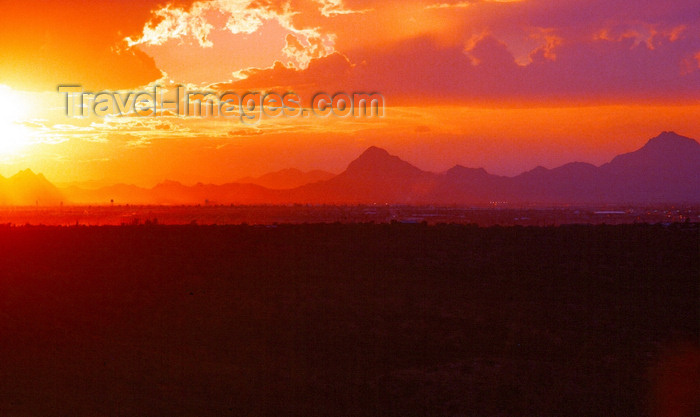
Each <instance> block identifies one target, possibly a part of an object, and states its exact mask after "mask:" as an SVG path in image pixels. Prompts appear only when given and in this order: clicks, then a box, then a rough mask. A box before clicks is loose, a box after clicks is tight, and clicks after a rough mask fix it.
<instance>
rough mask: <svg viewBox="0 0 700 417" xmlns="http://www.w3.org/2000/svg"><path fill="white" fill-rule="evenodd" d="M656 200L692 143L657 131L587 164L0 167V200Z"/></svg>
mask: <svg viewBox="0 0 700 417" xmlns="http://www.w3.org/2000/svg"><path fill="white" fill-rule="evenodd" d="M62 201H65V202H66V203H67V204H68V203H70V204H110V202H111V201H114V202H115V203H117V204H288V203H310V204H372V203H376V204H385V203H388V204H432V205H482V204H489V203H491V202H508V203H514V204H531V205H552V204H557V205H558V204H665V203H669V204H671V203H700V144H699V143H698V142H697V141H696V140H694V139H691V138H687V137H684V136H681V135H678V134H676V133H674V132H663V133H661V134H660V135H659V136H657V137H655V138H653V139H651V140H649V141H648V142H647V143H646V144H645V145H644V146H643V147H642V148H640V149H638V150H636V151H634V152H630V153H626V154H622V155H618V156H616V157H615V158H613V160H611V161H610V162H608V163H606V164H603V165H601V166H595V165H591V164H588V163H583V162H572V163H568V164H566V165H563V166H560V167H558V168H554V169H547V168H543V167H537V168H534V169H532V170H530V171H527V172H524V173H522V174H520V175H517V176H514V177H505V176H498V175H493V174H489V173H488V172H486V170H484V169H483V168H467V167H464V166H461V165H457V166H454V167H452V168H450V169H449V170H447V171H445V172H441V173H433V172H428V171H423V170H421V169H419V168H417V167H415V166H413V165H411V164H410V163H408V162H406V161H403V160H401V159H400V158H399V157H397V156H394V155H390V154H389V153H388V152H387V151H386V150H384V149H380V148H377V147H374V146H372V147H370V148H368V149H367V150H365V151H364V152H363V153H362V154H361V155H360V156H359V157H358V158H357V159H355V160H354V161H352V162H351V163H350V164H349V165H348V167H347V168H346V169H345V171H343V172H342V173H340V174H338V175H333V174H330V173H327V172H324V171H311V172H308V173H304V172H301V171H299V170H296V169H288V170H282V171H278V172H276V173H271V174H267V175H264V176H262V177H258V178H250V177H248V178H242V179H240V180H238V181H237V182H234V183H228V184H222V185H214V184H201V183H200V184H196V185H193V186H187V185H183V184H181V183H179V182H175V181H165V182H163V183H160V184H158V185H156V186H155V187H153V188H142V187H137V186H134V185H124V184H117V185H113V186H108V187H102V188H98V189H83V188H80V187H77V186H71V187H66V188H62V189H59V188H57V187H55V186H53V185H52V184H51V183H50V182H49V181H47V180H46V178H44V177H43V176H42V175H41V174H34V173H33V172H31V171H29V170H25V171H22V172H20V173H18V174H16V175H15V176H13V177H10V178H3V177H0V204H2V205H33V204H41V205H52V204H58V203H59V202H62Z"/></svg>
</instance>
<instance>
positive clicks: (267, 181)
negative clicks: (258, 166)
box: [235, 168, 335, 190]
mask: <svg viewBox="0 0 700 417" xmlns="http://www.w3.org/2000/svg"><path fill="white" fill-rule="evenodd" d="M334 176H335V174H331V173H330V172H326V171H322V170H320V169H315V170H312V171H308V172H303V171H301V170H298V169H296V168H287V169H283V170H280V171H275V172H270V173H267V174H264V175H261V176H259V177H244V178H240V179H238V180H236V181H235V182H237V183H241V184H255V185H260V186H262V187H265V188H270V189H273V190H287V189H292V188H297V187H301V186H302V185H306V184H310V183H314V182H318V181H325V180H328V179H331V178H333V177H334Z"/></svg>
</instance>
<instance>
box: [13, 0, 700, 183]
mask: <svg viewBox="0 0 700 417" xmlns="http://www.w3.org/2000/svg"><path fill="white" fill-rule="evenodd" d="M0 58H1V59H0V129H1V131H2V136H1V137H0V175H3V176H8V175H12V174H14V173H15V172H17V171H18V170H21V169H26V168H30V169H32V170H34V171H35V172H42V173H44V175H45V176H46V177H47V178H48V179H49V180H51V181H52V182H55V183H59V184H61V183H62V184H65V183H92V184H101V185H106V184H112V183H118V182H122V183H132V184H138V185H144V186H152V185H154V184H156V183H158V182H160V181H162V180H165V179H171V180H178V181H181V182H183V183H186V184H193V183H196V182H209V183H224V182H229V181H233V180H235V179H237V178H240V177H244V176H249V175H261V174H263V173H266V172H271V171H276V170H280V169H283V168H288V167H295V168H299V169H302V170H311V169H323V170H327V171H330V172H334V173H338V172H341V171H342V170H343V169H344V168H345V166H346V165H347V163H348V162H349V161H350V160H352V159H353V158H355V157H356V156H357V155H358V154H359V153H361V152H362V150H364V149H365V148H367V147H369V146H370V145H376V146H379V147H383V148H385V149H387V150H388V151H389V152H391V153H393V154H396V155H399V156H400V157H402V158H403V159H405V160H407V161H409V162H411V163H413V164H415V165H416V166H418V167H420V168H422V169H426V170H431V171H444V170H446V169H448V168H450V167H451V166H453V165H455V164H461V165H464V166H470V167H484V168H485V169H486V170H487V171H489V172H491V173H494V174H502V175H515V174H518V173H520V172H522V171H525V170H528V169H532V168H534V167H535V166H537V165H542V166H545V167H550V168H551V167H555V166H558V165H561V164H564V163H566V162H571V161H585V162H591V163H594V164H601V163H604V162H607V161H608V160H610V159H611V158H612V157H613V156H615V155H616V154H619V153H623V152H629V151H632V150H635V149H637V148H639V147H640V146H642V145H643V144H644V143H645V142H646V140H648V139H649V138H651V137H653V136H656V135H657V134H659V133H660V132H661V131H665V130H673V131H676V132H678V133H679V134H682V135H685V136H689V137H693V138H696V139H698V138H700V4H698V1H697V0H674V1H672V2H669V1H662V0H636V1H631V0H605V1H603V0H467V1H464V0H462V1H450V0H401V1H399V0H384V1H371V0H284V1H282V0H259V1H250V0H214V1H196V2H191V1H172V2H167V1H163V0H158V1H151V0H145V1H141V0H140V1H118V0H101V1H90V0H68V1H55V2H51V1H32V0H29V1H21V2H20V1H18V2H4V3H3V4H2V13H0ZM153 83H158V84H159V85H161V86H164V87H165V88H168V87H172V86H175V85H177V84H183V85H186V86H188V88H191V89H192V90H197V89H199V90H212V91H224V90H232V91H236V92H241V93H242V92H246V91H270V90H274V91H279V92H286V91H295V92H298V93H299V94H300V96H302V97H303V98H305V99H308V98H310V97H309V96H311V95H313V94H314V93H316V92H321V91H323V92H329V93H335V92H346V93H354V92H379V93H381V94H382V95H383V96H384V98H385V100H386V109H385V113H384V117H382V118H339V117H332V116H331V117H327V118H319V117H308V118H302V117H297V118H284V117H280V118H274V119H267V120H262V121H260V122H259V123H257V124H253V125H249V124H243V123H241V122H240V121H239V120H238V119H223V118H181V117H177V116H166V115H160V116H158V117H128V116H127V117H108V118H100V117H88V118H80V119H78V118H68V117H67V116H66V115H65V108H64V100H65V98H64V96H63V95H61V94H59V93H58V91H57V86H58V85H62V84H63V85H65V84H80V85H82V86H83V88H84V89H85V90H89V91H93V92H99V91H103V90H110V91H111V90H120V91H126V90H139V89H145V88H147V87H148V86H149V85H152V84H153Z"/></svg>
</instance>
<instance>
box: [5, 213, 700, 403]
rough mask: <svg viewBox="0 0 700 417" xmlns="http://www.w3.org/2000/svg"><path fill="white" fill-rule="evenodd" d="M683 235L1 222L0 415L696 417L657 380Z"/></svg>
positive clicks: (687, 278)
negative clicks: (676, 410) (686, 416)
mask: <svg viewBox="0 0 700 417" xmlns="http://www.w3.org/2000/svg"><path fill="white" fill-rule="evenodd" d="M699 238H700V230H699V229H698V225H697V224H672V225H668V226H662V225H657V226H650V225H643V224H640V225H622V226H609V225H608V226H605V225H601V226H566V227H547V228H536V227H508V228H504V227H492V228H478V227H475V226H459V225H444V224H443V225H436V226H427V225H422V224H413V225H409V224H383V225H374V224H354V225H344V224H315V225H278V226H275V227H264V226H155V225H147V226H132V227H70V228H67V227H63V228H61V227H0V332H1V335H2V343H1V344H0V358H2V361H1V362H0V393H1V395H0V415H3V416H47V417H50V416H75V417H81V416H91V417H92V416H99V415H109V416H153V417H158V416H164V417H165V416H167V417H171V416H202V417H205V416H217V417H218V416H222V415H229V416H300V417H301V416H397V417H398V416H401V417H404V416H527V417H531V416H573V415H580V416H647V415H652V414H651V411H650V410H657V411H658V414H657V415H659V414H660V415H663V414H664V413H666V415H670V414H668V411H666V412H664V410H667V409H664V408H663V407H664V404H666V403H668V401H667V400H668V399H669V398H668V395H671V397H670V400H671V402H670V403H671V404H673V406H675V407H680V408H681V411H683V410H682V408H683V407H686V410H685V411H686V412H687V411H688V410H691V413H692V412H693V411H692V410H693V408H692V407H693V406H694V405H693V403H692V402H688V401H687V400H683V398H680V397H673V395H681V394H679V393H678V392H679V391H678V390H676V391H674V390H673V389H671V390H670V391H669V389H668V386H667V384H671V385H670V386H672V387H673V386H674V385H673V384H676V385H675V386H676V387H678V386H681V387H692V386H693V385H692V384H694V382H696V380H694V379H692V378H694V376H693V374H692V373H691V374H690V376H688V375H687V369H689V368H687V367H688V366H694V365H693V363H696V364H697V363H698V356H697V354H696V353H693V352H694V350H693V349H697V340H698V338H699V337H700V329H699V326H700V324H699V323H700V321H699V318H700V317H699V316H698V314H699V313H698V311H699V310H698V309H699V307H700V306H699V303H700V301H699V300H698V290H699V287H698V285H699V283H698V276H699V274H700V256H699V254H698V239H699ZM684 343H685V345H684ZM674 346H681V347H679V348H678V349H676V350H674ZM682 346H686V348H683V347H682ZM674 352H675V353H674ZM693 360H694V361H695V362H693ZM678 363H681V365H677V364H678ZM674 364H675V365H674ZM691 371H692V369H691ZM684 372H685V373H686V374H684ZM679 378H680V379H679ZM689 378H690V379H689ZM677 391H678V392H677ZM686 391H687V389H686ZM655 392H656V393H659V394H658V395H657V396H654V395H652V394H653V393H655ZM669 393H670V394H669ZM690 393H691V395H692V394H693V391H692V388H691V389H690ZM653 398H658V401H654V400H653ZM688 407H690V408H688ZM678 415H680V414H678ZM690 415H692V414H690Z"/></svg>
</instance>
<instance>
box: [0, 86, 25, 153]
mask: <svg viewBox="0 0 700 417" xmlns="http://www.w3.org/2000/svg"><path fill="white" fill-rule="evenodd" d="M28 110H29V109H28V105H27V102H26V100H25V99H24V98H23V97H22V96H21V95H20V94H19V93H17V92H16V91H14V90H12V89H11V88H9V87H7V86H4V85H0V157H6V156H13V155H16V154H17V153H19V152H20V151H21V150H22V149H24V148H25V147H26V146H28V145H29V143H30V141H31V138H30V132H29V129H27V128H26V127H25V126H23V125H22V124H21V122H22V121H23V120H24V119H25V118H26V116H27V112H28Z"/></svg>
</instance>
